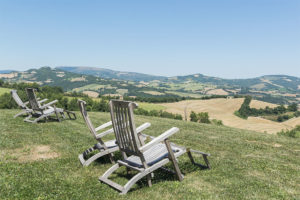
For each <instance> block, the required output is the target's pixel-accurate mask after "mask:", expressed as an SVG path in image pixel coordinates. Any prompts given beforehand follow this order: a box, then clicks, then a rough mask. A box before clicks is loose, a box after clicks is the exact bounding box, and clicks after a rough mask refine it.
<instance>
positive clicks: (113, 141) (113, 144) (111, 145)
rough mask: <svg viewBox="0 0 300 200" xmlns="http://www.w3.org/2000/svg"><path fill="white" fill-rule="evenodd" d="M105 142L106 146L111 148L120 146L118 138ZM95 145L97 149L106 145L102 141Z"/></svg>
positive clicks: (101, 148)
mask: <svg viewBox="0 0 300 200" xmlns="http://www.w3.org/2000/svg"><path fill="white" fill-rule="evenodd" d="M104 144H105V146H106V147H107V148H109V149H110V148H114V147H116V146H118V145H117V144H116V140H109V141H106V142H104ZM95 147H96V148H97V149H99V150H103V149H104V147H103V146H102V145H101V144H100V143H97V144H95Z"/></svg>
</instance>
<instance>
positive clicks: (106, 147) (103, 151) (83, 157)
mask: <svg viewBox="0 0 300 200" xmlns="http://www.w3.org/2000/svg"><path fill="white" fill-rule="evenodd" d="M78 104H79V108H80V112H81V114H82V117H83V119H84V121H85V123H86V125H87V127H88V128H89V130H90V132H91V134H92V135H93V137H94V138H95V139H96V140H97V142H98V143H97V144H95V145H94V146H92V147H90V148H88V149H87V150H86V151H84V152H83V153H82V154H80V155H79V156H78V158H79V160H80V162H81V164H82V165H83V166H88V165H89V164H91V163H92V162H93V161H95V160H97V159H98V158H100V157H102V156H105V155H108V156H109V159H110V161H111V163H114V159H113V152H115V151H118V150H119V147H118V145H117V144H116V140H115V139H114V140H109V141H107V142H104V141H103V140H102V137H104V136H106V135H107V134H111V133H113V132H114V131H113V129H112V128H111V129H109V130H106V131H104V132H102V133H97V132H98V131H100V130H103V129H105V128H108V127H110V126H111V125H112V122H111V121H110V122H107V123H105V124H102V125H101V126H99V127H97V128H94V126H93V124H92V122H91V120H90V118H89V116H88V114H87V111H86V102H85V101H82V100H78ZM150 125H151V124H150V123H144V124H143V125H141V126H140V127H138V129H137V131H138V132H139V133H140V134H141V132H142V131H143V130H145V129H146V128H148V127H149V126H150ZM143 136H144V138H143V139H146V135H143ZM96 150H97V151H99V152H98V153H96V154H95V155H93V156H91V157H90V158H88V154H90V153H91V152H93V151H96Z"/></svg>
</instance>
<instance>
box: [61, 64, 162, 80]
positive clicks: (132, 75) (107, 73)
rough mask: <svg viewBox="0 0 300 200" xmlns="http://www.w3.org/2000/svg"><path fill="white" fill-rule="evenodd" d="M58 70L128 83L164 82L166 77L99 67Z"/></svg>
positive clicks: (63, 68) (62, 68)
mask: <svg viewBox="0 0 300 200" xmlns="http://www.w3.org/2000/svg"><path fill="white" fill-rule="evenodd" d="M56 68H57V69H61V70H64V71H68V72H73V73H77V74H85V75H93V76H98V77H101V78H107V79H118V80H126V81H137V82H138V81H146V82H148V81H154V80H164V79H166V77H163V76H154V75H148V74H142V73H136V72H121V71H114V70H110V69H105V68H97V67H56Z"/></svg>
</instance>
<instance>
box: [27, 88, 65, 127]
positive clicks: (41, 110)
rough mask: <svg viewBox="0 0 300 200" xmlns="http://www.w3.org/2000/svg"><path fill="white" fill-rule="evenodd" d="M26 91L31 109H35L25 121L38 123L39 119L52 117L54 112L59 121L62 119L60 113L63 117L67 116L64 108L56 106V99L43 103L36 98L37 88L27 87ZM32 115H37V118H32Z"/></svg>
mask: <svg viewBox="0 0 300 200" xmlns="http://www.w3.org/2000/svg"><path fill="white" fill-rule="evenodd" d="M26 93H27V96H28V99H29V103H30V105H31V109H32V110H33V112H32V114H30V115H29V116H28V117H27V118H26V119H24V121H26V122H31V123H37V122H38V121H40V120H42V119H44V118H45V119H46V120H47V118H48V117H50V115H52V114H55V115H56V118H57V120H58V121H59V122H60V121H61V119H60V118H59V114H61V116H62V117H63V118H65V115H64V110H63V109H62V108H56V106H55V105H54V104H55V103H57V102H58V101H57V100H54V101H52V102H50V103H47V104H44V105H41V104H40V102H39V101H38V100H37V98H36V95H35V89H33V88H26ZM32 115H36V116H37V118H36V119H35V120H30V118H31V117H32Z"/></svg>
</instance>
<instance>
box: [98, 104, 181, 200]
mask: <svg viewBox="0 0 300 200" xmlns="http://www.w3.org/2000/svg"><path fill="white" fill-rule="evenodd" d="M109 105H110V113H111V120H112V125H113V129H114V132H115V136H116V140H117V144H118V146H119V148H120V151H121V153H122V156H123V159H122V160H118V161H117V163H116V164H115V165H113V166H112V167H111V168H110V169H108V170H107V171H106V172H105V173H104V174H103V175H102V176H101V177H99V180H100V182H103V183H106V184H108V185H109V186H111V187H113V188H115V189H117V190H118V191H120V192H121V194H126V193H127V192H128V190H129V189H130V188H131V187H132V186H133V185H134V184H135V183H136V182H137V181H139V180H140V179H141V178H143V177H145V176H147V181H148V185H149V187H150V186H151V185H152V183H151V174H152V173H153V172H154V171H155V170H156V169H159V168H162V169H164V168H163V166H164V165H165V164H167V163H168V162H169V161H171V162H172V163H173V166H174V168H175V172H176V175H177V178H178V179H179V181H182V180H183V175H182V174H181V172H180V169H179V167H178V163H177V160H176V158H177V157H179V156H180V155H182V154H184V153H185V152H186V150H185V148H179V147H176V146H173V145H172V144H170V142H169V139H168V138H169V137H170V136H172V135H173V134H174V133H176V132H177V131H179V129H178V128H176V127H173V128H171V129H169V130H168V131H166V132H164V133H163V134H161V135H160V136H158V137H155V138H154V139H153V140H151V141H150V142H149V143H147V144H144V143H143V141H142V140H141V139H140V137H139V135H138V134H137V130H136V127H135V122H134V116H133V109H135V108H137V104H136V103H134V102H128V101H118V100H112V101H110V104H109ZM121 166H125V167H126V168H127V169H131V170H136V171H138V173H137V174H136V175H134V176H133V177H132V178H131V179H130V180H129V181H128V182H127V183H126V184H125V185H124V186H122V185H119V184H118V183H116V182H113V181H112V180H110V179H108V177H109V176H110V175H111V174H112V173H113V172H114V171H116V170H117V169H118V168H120V167H121Z"/></svg>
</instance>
